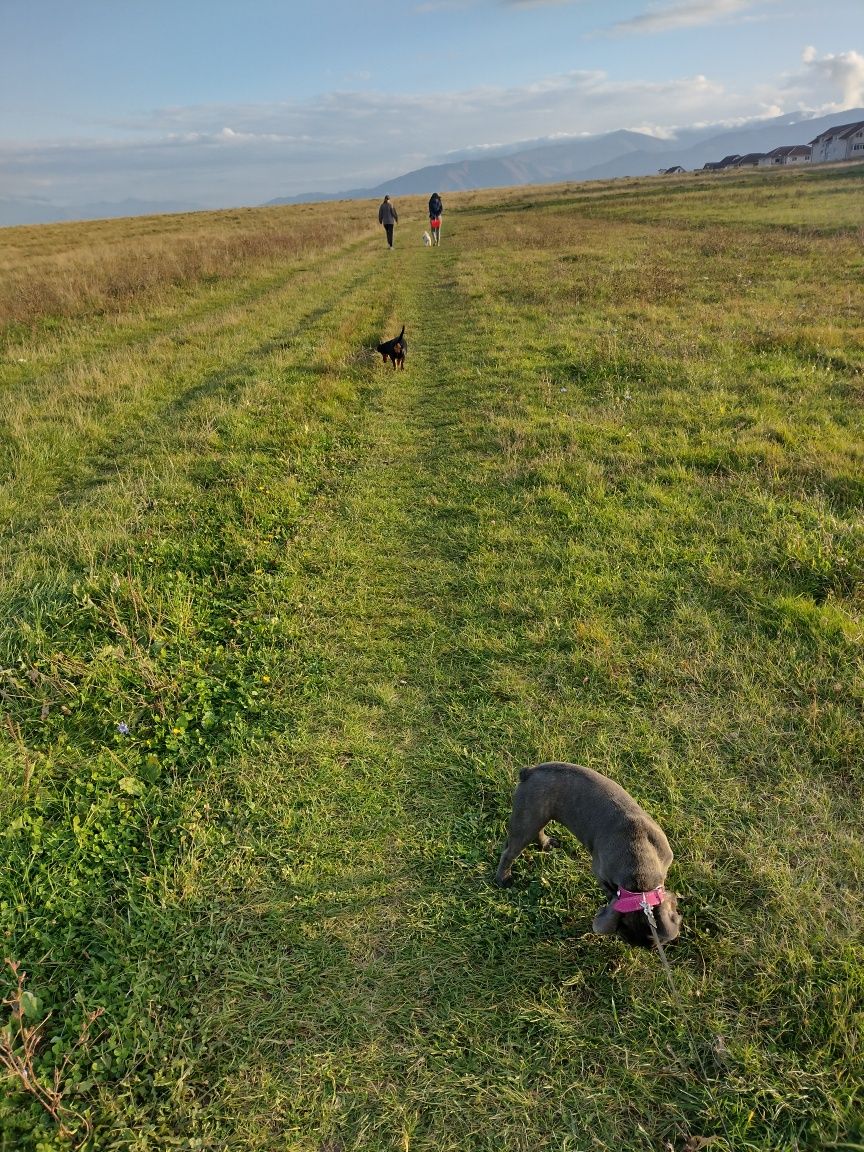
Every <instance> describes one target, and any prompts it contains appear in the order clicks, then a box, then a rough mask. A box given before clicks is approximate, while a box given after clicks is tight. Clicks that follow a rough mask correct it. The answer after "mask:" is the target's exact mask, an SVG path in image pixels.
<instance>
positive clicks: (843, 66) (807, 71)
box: [786, 47, 864, 112]
mask: <svg viewBox="0 0 864 1152" xmlns="http://www.w3.org/2000/svg"><path fill="white" fill-rule="evenodd" d="M801 59H802V62H803V64H804V68H803V69H801V70H800V71H799V72H796V73H794V74H793V75H792V76H790V77H789V78H788V80H787V83H786V87H787V88H788V89H791V90H797V92H798V94H799V97H800V99H801V100H803V101H807V100H808V99H810V100H812V99H813V98H814V97H816V99H817V100H818V99H819V98H820V97H821V98H823V99H824V96H825V95H826V93H829V92H830V94H831V95H832V96H834V97H835V99H833V100H829V101H828V102H827V103H823V104H821V105H820V109H821V110H822V111H826V112H827V111H831V110H833V109H836V110H837V111H841V110H842V109H844V108H860V107H861V106H862V105H864V56H862V55H861V54H860V53H858V52H838V53H836V54H831V53H829V54H828V55H827V56H820V55H819V54H818V53H817V51H816V49H815V48H812V47H810V48H805V49H804V52H803V54H802V56H801ZM838 94H839V99H836V96H837V95H838Z"/></svg>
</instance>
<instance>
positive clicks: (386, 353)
mask: <svg viewBox="0 0 864 1152" xmlns="http://www.w3.org/2000/svg"><path fill="white" fill-rule="evenodd" d="M378 351H379V352H380V353H381V357H382V359H383V361H384V363H385V364H386V363H387V361H388V360H392V361H393V367H394V368H404V367H405V353H406V352H407V351H408V341H407V340H406V339H405V325H404V324H403V325H402V331H401V332H400V333H399V335H398V336H396V337H395V339H393V340H385V341H384V343H383V344H379V345H378Z"/></svg>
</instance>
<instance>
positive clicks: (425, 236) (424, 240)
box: [423, 232, 432, 248]
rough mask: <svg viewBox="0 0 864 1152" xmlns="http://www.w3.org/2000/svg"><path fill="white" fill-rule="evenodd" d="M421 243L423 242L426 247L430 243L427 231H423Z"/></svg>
mask: <svg viewBox="0 0 864 1152" xmlns="http://www.w3.org/2000/svg"><path fill="white" fill-rule="evenodd" d="M423 243H424V244H425V246H426V247H427V248H428V247H429V245H430V244H431V243H432V237H431V236H430V235H429V233H428V232H424V233H423Z"/></svg>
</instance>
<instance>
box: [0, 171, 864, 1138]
mask: <svg viewBox="0 0 864 1152" xmlns="http://www.w3.org/2000/svg"><path fill="white" fill-rule="evenodd" d="M862 193H864V167H852V168H842V169H836V170H825V171H819V170H814V171H813V172H795V173H788V174H787V173H769V174H764V175H763V174H757V173H753V174H745V175H742V176H740V177H730V178H723V177H714V178H710V179H708V178H702V177H700V176H690V177H686V178H681V179H666V180H660V179H649V180H640V181H617V182H614V183H610V184H606V185H604V184H592V185H581V186H568V187H564V186H560V187H554V188H542V189H537V188H535V189H514V190H508V191H506V192H504V193H492V192H477V193H466V194H462V195H461V196H448V197H447V208H448V212H447V215H446V216H445V219H444V230H443V238H442V244H441V247H440V249H432V250H429V249H424V248H423V247H422V245H421V243H420V234H421V232H422V230H423V227H424V226H425V221H424V218H423V210H422V202H421V200H419V199H418V200H414V201H411V200H407V199H406V200H404V201H400V202H399V209H400V219H401V220H402V223H401V224H400V225H399V226H398V227H397V239H396V244H397V246H396V248H395V249H394V250H393V251H392V252H391V251H388V250H387V249H386V246H385V244H384V237H383V231H382V230H381V229H380V228H379V227H378V226H377V224H376V223H375V206H374V205H373V204H361V205H357V204H354V205H345V204H336V205H321V206H311V207H310V206H305V207H298V208H285V209H279V210H262V211H261V212H260V213H259V212H244V213H235V214H231V213H220V214H213V215H212V216H207V215H201V216H188V217H177V218H164V219H150V220H145V221H126V222H116V221H115V222H110V223H106V224H102V225H97V224H92V225H89V224H88V225H78V226H75V225H72V226H70V225H64V226H57V227H53V226H52V227H50V228H39V229H14V230H8V231H7V232H4V233H2V235H0V241H2V248H3V249H4V252H5V255H4V256H3V257H2V258H0V260H2V262H0V276H2V278H3V282H4V284H5V285H6V287H5V288H3V289H0V316H2V318H3V320H4V327H3V328H2V342H0V390H2V401H3V403H2V410H0V478H2V488H0V521H2V526H3V535H2V549H0V603H2V610H0V621H2V625H0V627H2V631H0V707H2V714H3V715H2V723H0V827H2V832H0V858H2V861H3V865H4V866H3V869H2V873H0V932H2V937H3V952H2V953H0V956H6V957H8V961H7V962H6V965H5V968H4V970H3V973H2V984H0V988H2V991H0V998H2V997H5V1003H4V1007H3V1019H2V1021H0V1023H2V1028H0V1058H2V1061H3V1063H4V1065H5V1066H6V1068H7V1070H8V1072H9V1074H8V1077H7V1079H6V1081H5V1084H4V1085H3V1089H2V1095H0V1152H60V1150H67V1149H79V1150H83V1149H90V1150H92V1152H97V1150H98V1152H103V1150H104V1152H120V1150H122V1152H145V1150H148V1152H149V1150H151V1149H179V1150H188V1152H192V1150H193V1149H194V1150H209V1149H214V1150H216V1149H219V1150H223V1149H231V1150H235V1149H236V1150H238V1152H239V1150H244V1152H245V1150H249V1152H257V1150H266V1152H277V1150H278V1152H379V1150H380V1152H433V1150H434V1152H475V1150H476V1152H487V1150H488V1152H493V1150H494V1152H500V1150H501V1149H508V1150H512V1152H523V1150H524V1152H529V1150H530V1152H597V1150H610V1152H621V1150H626V1152H631V1150H632V1152H699V1150H700V1149H711V1150H713V1152H732V1150H734V1152H744V1150H760V1152H786V1150H790V1152H792V1150H803V1149H817V1148H818V1149H823V1148H828V1147H832V1148H840V1149H847V1150H852V1149H860V1148H861V1147H864V946H862V935H861V925H862V923H864V920H862V916H864V842H862V836H861V809H862V783H864V769H862V747H864V739H862V738H864V711H862V703H864V677H862V660H861V657H862V608H864V604H862V580H864V518H862V509H864V419H862V401H864V340H862V337H864V313H862V304H861V301H862V285H864V216H862V210H861V203H862ZM402 323H405V325H406V327H407V336H408V340H409V343H410V348H409V356H408V361H407V367H406V370H405V371H404V372H399V373H396V372H393V371H392V370H389V369H388V370H385V369H384V368H383V366H382V365H381V363H380V359H378V358H376V357H375V355H374V354H373V352H372V351H371V349H372V348H374V344H375V343H376V342H377V340H379V339H381V338H382V337H384V336H389V335H394V334H395V333H396V332H397V331H398V329H399V326H400V325H401V324H402ZM554 758H561V759H568V760H573V761H577V762H581V763H585V764H589V765H591V766H592V767H594V768H597V769H599V770H601V771H604V772H607V773H608V774H610V775H612V776H614V777H615V778H616V779H618V780H619V781H620V782H621V783H623V784H624V785H625V786H626V787H627V788H629V789H630V791H631V792H633V793H634V795H635V796H636V797H637V798H638V799H639V800H640V801H641V802H642V803H643V804H644V805H645V807H646V808H647V809H648V810H649V811H650V812H651V813H652V814H653V815H654V816H655V817H656V818H657V819H658V820H659V821H660V823H661V824H662V825H663V826H664V828H665V829H666V831H667V833H668V835H669V839H670V841H671V843H672V846H673V848H674V850H675V854H676V862H675V864H674V865H673V868H672V871H671V873H670V878H669V881H670V886H671V887H673V888H674V889H675V890H676V891H677V892H679V894H680V896H681V901H682V903H681V907H682V911H683V912H684V916H685V928H684V932H683V934H682V937H681V940H680V941H679V943H677V944H676V945H675V946H674V947H672V948H671V949H670V950H669V960H670V964H671V968H672V974H673V979H674V990H673V989H672V988H670V986H669V984H668V982H667V979H666V975H665V973H664V970H663V968H662V967H661V964H660V960H659V958H658V957H657V955H656V954H652V953H648V952H642V951H634V950H632V949H628V948H627V947H626V946H624V945H623V944H622V943H620V942H619V941H617V940H614V939H609V938H600V937H597V936H594V935H592V934H591V932H590V924H591V918H592V915H593V913H594V912H595V911H596V909H597V908H598V907H599V905H600V903H601V897H602V894H601V892H600V890H599V888H597V886H596V884H595V883H594V882H593V880H592V877H591V874H590V870H589V865H588V859H587V856H586V854H585V853H584V851H583V850H582V849H581V848H580V847H579V846H578V844H576V843H575V842H574V841H573V840H572V839H569V838H567V837H566V835H565V837H564V840H565V850H563V851H559V852H556V853H551V854H540V853H539V852H534V853H532V852H531V851H529V852H527V853H526V854H525V855H524V856H523V857H521V858H520V859H519V861H518V862H517V865H516V868H515V872H514V875H515V879H516V883H515V885H514V887H513V888H512V889H510V890H507V891H500V890H498V889H496V888H495V887H494V886H493V885H492V883H491V881H492V876H493V873H494V869H495V865H496V863H497V856H498V853H499V851H500V846H501V843H502V840H503V837H504V831H505V826H506V819H507V815H508V811H509V804H510V796H511V792H512V788H513V785H514V782H515V779H516V775H517V772H518V769H519V767H520V766H521V765H524V764H528V763H532V762H535V761H538V760H542V759H554Z"/></svg>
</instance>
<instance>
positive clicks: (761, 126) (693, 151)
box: [0, 108, 864, 227]
mask: <svg viewBox="0 0 864 1152" xmlns="http://www.w3.org/2000/svg"><path fill="white" fill-rule="evenodd" d="M854 120H864V108H850V109H847V110H846V111H845V112H834V113H832V114H831V115H830V116H818V117H813V116H810V115H809V114H808V113H804V112H799V113H791V114H788V115H786V116H777V117H775V118H773V119H770V120H759V121H755V122H750V123H749V124H747V125H744V126H742V127H740V128H729V129H723V130H722V131H718V128H717V125H716V124H715V125H710V126H708V127H706V128H690V129H685V130H683V131H679V132H678V133H677V134H676V136H675V138H674V140H673V139H661V138H660V137H657V136H648V135H647V134H646V133H644V132H628V131H618V132H607V133H604V134H603V135H598V136H581V137H578V138H576V139H569V140H561V141H555V140H552V141H549V140H545V141H542V142H540V141H534V142H532V143H531V144H527V145H525V146H523V147H522V148H517V147H514V146H512V145H510V146H508V147H502V148H497V149H494V150H490V151H488V152H483V153H482V154H481V155H477V153H476V152H474V153H469V154H462V155H461V156H457V157H454V159H453V160H451V161H449V162H446V163H442V164H431V165H429V166H428V167H425V168H418V169H416V170H415V171H413V172H406V173H404V174H403V175H401V176H396V177H394V178H393V179H392V180H386V181H384V182H383V183H381V184H376V185H375V186H374V187H371V188H350V189H346V190H345V191H342V192H306V193H303V194H301V195H299V196H280V197H278V198H277V199H275V200H268V201H267V206H270V205H276V204H303V203H308V202H310V201H319V200H362V199H372V198H375V197H381V196H383V195H384V194H385V193H389V194H390V195H391V196H409V195H414V194H421V195H429V194H430V193H431V192H434V191H436V190H437V191H438V192H459V191H464V190H467V189H470V188H507V187H513V186H515V185H519V184H557V183H561V182H563V181H580V180H609V179H611V178H613V177H617V176H650V175H653V174H654V173H656V172H658V171H662V170H663V169H664V168H672V167H673V166H675V165H678V164H680V165H681V167H682V168H685V169H687V170H690V169H693V168H701V167H702V166H703V165H704V164H706V163H708V162H709V161H711V160H722V158H723V157H724V156H727V155H729V154H730V153H736V152H737V153H739V154H740V155H742V156H743V155H746V154H747V153H748V152H769V151H770V150H771V149H772V148H779V147H780V146H781V145H783V144H807V143H809V142H810V141H811V140H812V139H813V138H814V137H815V136H818V135H819V133H820V132H824V131H825V130H826V128H832V127H833V126H834V125H835V124H846V123H851V122H852V121H854ZM199 211H203V208H202V206H201V205H199V204H191V203H180V202H172V201H149V200H135V199H129V200H121V201H110V202H109V201H106V202H101V203H96V204H78V205H58V204H53V203H51V202H50V201H48V200H37V199H31V200H23V199H19V200H14V199H3V198H0V227H4V226H9V225H15V224H46V223H50V222H54V221H64V220H104V219H109V218H113V217H119V216H151V215H153V216H155V215H162V214H167V213H171V212H199Z"/></svg>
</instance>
